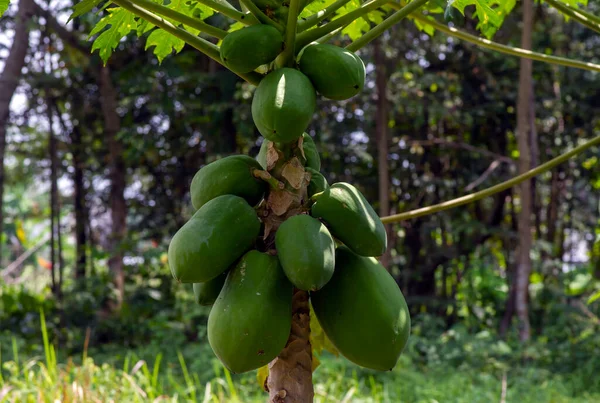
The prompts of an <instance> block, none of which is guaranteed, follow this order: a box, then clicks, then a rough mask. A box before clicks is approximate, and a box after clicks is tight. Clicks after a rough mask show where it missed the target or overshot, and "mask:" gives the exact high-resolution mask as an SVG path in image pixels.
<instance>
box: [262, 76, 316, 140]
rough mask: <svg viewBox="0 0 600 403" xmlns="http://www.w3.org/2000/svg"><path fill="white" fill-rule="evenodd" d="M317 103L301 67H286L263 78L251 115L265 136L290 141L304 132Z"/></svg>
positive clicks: (269, 138) (313, 91) (270, 138)
mask: <svg viewBox="0 0 600 403" xmlns="http://www.w3.org/2000/svg"><path fill="white" fill-rule="evenodd" d="M315 107H316V94H315V90H314V88H313V86H312V84H311V83H310V80H309V79H308V78H307V77H306V76H305V75H304V74H302V73H301V72H299V71H298V70H296V69H291V68H288V67H284V68H281V69H277V70H275V71H272V72H271V73H269V74H268V75H267V76H266V77H265V78H263V79H262V80H261V82H260V84H259V85H258V88H257V89H256V92H255V93H254V98H253V99H252V118H253V119H254V124H255V125H256V127H257V128H258V131H259V132H260V133H261V134H262V135H263V136H264V137H265V138H267V139H268V140H271V141H275V142H281V143H289V142H292V141H294V140H296V139H298V137H300V136H302V133H304V131H305V130H306V128H307V127H308V124H309V123H310V120H311V118H312V115H313V113H314V111H315Z"/></svg>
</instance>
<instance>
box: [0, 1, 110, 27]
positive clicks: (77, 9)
mask: <svg viewBox="0 0 600 403" xmlns="http://www.w3.org/2000/svg"><path fill="white" fill-rule="evenodd" d="M2 1H8V0H0V2H2ZM102 1H103V0H83V1H80V2H79V3H77V4H75V5H74V6H73V13H72V14H71V16H70V17H69V19H68V20H67V22H69V21H71V20H72V19H73V18H77V17H79V16H81V15H83V14H86V13H89V12H90V11H92V9H93V8H94V7H96V6H97V5H98V4H100V3H101V2H102Z"/></svg>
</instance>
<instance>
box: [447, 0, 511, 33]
mask: <svg viewBox="0 0 600 403" xmlns="http://www.w3.org/2000/svg"><path fill="white" fill-rule="evenodd" d="M515 4H516V0H449V1H448V7H454V8H456V9H457V10H458V11H460V12H461V14H462V15H463V16H464V14H465V7H468V6H475V16H476V17H477V19H478V20H479V23H478V24H477V28H478V29H479V30H480V31H481V32H482V33H483V34H484V35H485V36H486V37H488V38H491V37H493V36H494V34H495V33H496V32H497V31H498V29H499V28H500V27H501V26H502V23H503V22H504V19H505V17H506V16H507V15H508V14H509V13H510V12H511V11H512V9H513V8H514V7H515Z"/></svg>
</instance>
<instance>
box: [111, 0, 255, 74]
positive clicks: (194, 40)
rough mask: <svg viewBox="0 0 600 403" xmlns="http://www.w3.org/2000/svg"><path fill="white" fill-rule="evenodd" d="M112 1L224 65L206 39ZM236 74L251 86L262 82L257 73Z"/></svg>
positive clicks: (120, 1)
mask: <svg viewBox="0 0 600 403" xmlns="http://www.w3.org/2000/svg"><path fill="white" fill-rule="evenodd" d="M111 1H112V2H113V3H115V4H116V5H118V6H120V7H123V8H124V9H125V10H127V11H129V12H131V13H133V14H135V15H137V16H138V17H140V18H142V19H144V20H146V21H148V22H149V23H151V24H153V25H156V26H157V27H159V28H161V29H164V30H165V31H167V32H168V33H170V34H172V35H173V36H176V37H177V38H179V39H181V40H183V41H185V42H186V43H187V44H189V45H190V46H193V47H194V48H196V49H197V50H199V51H200V52H202V53H204V54H205V55H206V56H208V57H210V58H211V59H213V60H214V61H216V62H217V63H219V64H223V62H222V61H221V55H220V54H219V48H218V46H216V45H215V44H213V43H211V42H209V41H207V40H205V39H202V38H200V37H198V36H196V35H194V34H192V33H190V32H189V31H186V30H185V29H183V28H181V27H177V26H175V25H173V24H172V23H170V22H169V21H167V20H165V19H164V18H162V17H159V16H157V15H156V14H153V13H151V12H149V11H148V10H146V9H144V8H142V7H140V6H138V5H136V4H133V3H132V2H131V1H129V0H111ZM236 74H237V75H238V76H240V77H241V78H243V79H244V80H246V81H247V82H249V83H250V84H254V85H258V83H259V82H260V80H261V78H262V77H261V75H260V74H259V73H255V72H252V73H247V74H239V73H236Z"/></svg>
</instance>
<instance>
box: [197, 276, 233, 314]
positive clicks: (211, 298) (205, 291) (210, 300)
mask: <svg viewBox="0 0 600 403" xmlns="http://www.w3.org/2000/svg"><path fill="white" fill-rule="evenodd" d="M226 278H227V272H224V273H222V274H220V275H218V276H217V277H215V278H213V279H212V280H208V281H207V282H206V283H194V285H193V289H194V299H195V300H196V303H197V304H198V305H202V306H211V305H212V304H214V303H215V301H216V300H217V297H218V296H219V293H220V292H221V289H222V288H223V284H225V279H226Z"/></svg>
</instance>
